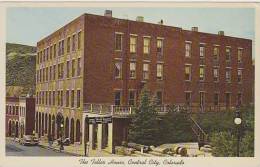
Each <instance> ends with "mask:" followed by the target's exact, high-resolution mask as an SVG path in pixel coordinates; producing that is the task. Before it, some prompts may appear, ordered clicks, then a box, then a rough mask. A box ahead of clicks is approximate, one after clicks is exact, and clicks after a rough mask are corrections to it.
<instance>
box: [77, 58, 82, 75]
mask: <svg viewBox="0 0 260 167" xmlns="http://www.w3.org/2000/svg"><path fill="white" fill-rule="evenodd" d="M80 73H81V62H80V58H78V65H77V76H80Z"/></svg>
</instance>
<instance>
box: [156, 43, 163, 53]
mask: <svg viewBox="0 0 260 167" xmlns="http://www.w3.org/2000/svg"><path fill="white" fill-rule="evenodd" d="M157 55H159V56H162V55H163V39H157Z"/></svg>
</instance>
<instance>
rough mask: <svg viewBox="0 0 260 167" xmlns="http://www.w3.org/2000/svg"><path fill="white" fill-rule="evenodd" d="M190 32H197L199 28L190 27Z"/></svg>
mask: <svg viewBox="0 0 260 167" xmlns="http://www.w3.org/2000/svg"><path fill="white" fill-rule="evenodd" d="M191 31H194V32H198V31H199V28H198V27H191Z"/></svg>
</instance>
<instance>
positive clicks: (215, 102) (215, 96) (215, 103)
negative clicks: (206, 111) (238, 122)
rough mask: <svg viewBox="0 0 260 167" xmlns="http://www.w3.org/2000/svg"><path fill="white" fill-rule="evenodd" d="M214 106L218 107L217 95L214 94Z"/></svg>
mask: <svg viewBox="0 0 260 167" xmlns="http://www.w3.org/2000/svg"><path fill="white" fill-rule="evenodd" d="M214 105H215V106H218V105H219V94H218V93H214Z"/></svg>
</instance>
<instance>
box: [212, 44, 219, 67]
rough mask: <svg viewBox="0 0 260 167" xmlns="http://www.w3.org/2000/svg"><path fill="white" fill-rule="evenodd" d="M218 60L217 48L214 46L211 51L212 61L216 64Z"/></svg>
mask: <svg viewBox="0 0 260 167" xmlns="http://www.w3.org/2000/svg"><path fill="white" fill-rule="evenodd" d="M218 60H219V47H217V46H215V47H214V49H213V61H214V62H215V63H217V62H218Z"/></svg>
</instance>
